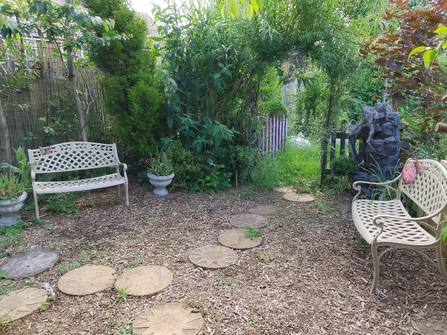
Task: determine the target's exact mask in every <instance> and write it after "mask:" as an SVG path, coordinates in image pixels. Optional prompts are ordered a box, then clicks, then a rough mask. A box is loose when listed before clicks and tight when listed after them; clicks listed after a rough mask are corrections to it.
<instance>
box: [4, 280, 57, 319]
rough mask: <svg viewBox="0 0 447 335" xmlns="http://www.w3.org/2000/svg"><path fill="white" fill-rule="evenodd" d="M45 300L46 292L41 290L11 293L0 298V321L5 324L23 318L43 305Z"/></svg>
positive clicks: (24, 289) (26, 289) (23, 290)
mask: <svg viewBox="0 0 447 335" xmlns="http://www.w3.org/2000/svg"><path fill="white" fill-rule="evenodd" d="M47 298H48V294H47V292H46V291H45V290H44V289H41V288H34V287H26V288H23V289H21V290H16V291H11V292H9V293H8V294H6V295H3V296H1V298H0V320H1V322H5V323H6V322H10V321H14V320H17V319H20V318H23V317H24V316H26V315H28V314H31V313H32V312H34V311H35V310H37V309H38V308H39V307H40V306H41V305H42V304H45V302H46V301H47ZM1 322H0V323H1Z"/></svg>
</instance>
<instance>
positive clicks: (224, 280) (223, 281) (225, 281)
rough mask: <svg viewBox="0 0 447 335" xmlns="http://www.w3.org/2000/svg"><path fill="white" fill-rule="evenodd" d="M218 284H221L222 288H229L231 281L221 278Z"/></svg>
mask: <svg viewBox="0 0 447 335" xmlns="http://www.w3.org/2000/svg"><path fill="white" fill-rule="evenodd" d="M220 282H221V283H222V285H223V286H231V284H232V283H231V280H229V279H226V278H223V279H222V280H221V281H220Z"/></svg>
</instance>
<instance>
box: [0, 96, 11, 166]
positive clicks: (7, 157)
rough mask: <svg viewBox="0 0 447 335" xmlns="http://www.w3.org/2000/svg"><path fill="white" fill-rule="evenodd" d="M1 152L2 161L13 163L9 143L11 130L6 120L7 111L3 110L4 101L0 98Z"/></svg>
mask: <svg viewBox="0 0 447 335" xmlns="http://www.w3.org/2000/svg"><path fill="white" fill-rule="evenodd" d="M0 152H1V156H2V161H3V162H5V163H8V164H12V150H11V145H10V143H9V130H8V124H7V122H6V115H5V111H4V110H3V105H2V101H1V99H0Z"/></svg>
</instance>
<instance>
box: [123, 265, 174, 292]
mask: <svg viewBox="0 0 447 335" xmlns="http://www.w3.org/2000/svg"><path fill="white" fill-rule="evenodd" d="M172 279H173V275H172V272H171V271H170V270H169V269H168V268H166V267H164V266H157V265H148V266H139V267H136V268H133V269H130V270H127V271H126V272H124V273H123V274H121V275H120V276H119V277H118V279H117V280H116V283H115V288H116V289H117V290H120V289H125V290H126V293H127V294H130V295H138V296H141V295H151V294H155V293H158V292H160V291H162V290H164V289H165V288H166V287H168V286H169V284H171V282H172Z"/></svg>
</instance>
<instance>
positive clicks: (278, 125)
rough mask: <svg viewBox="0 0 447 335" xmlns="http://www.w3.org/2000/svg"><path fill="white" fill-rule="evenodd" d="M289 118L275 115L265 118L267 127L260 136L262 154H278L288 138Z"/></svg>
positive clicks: (265, 126)
mask: <svg viewBox="0 0 447 335" xmlns="http://www.w3.org/2000/svg"><path fill="white" fill-rule="evenodd" d="M287 125H288V121H287V116H285V115H274V116H269V115H267V116H266V117H265V125H264V128H263V129H262V132H261V136H260V144H261V150H262V152H271V153H272V154H277V153H278V151H279V149H281V147H282V146H283V145H284V142H285V140H286V138H287Z"/></svg>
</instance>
